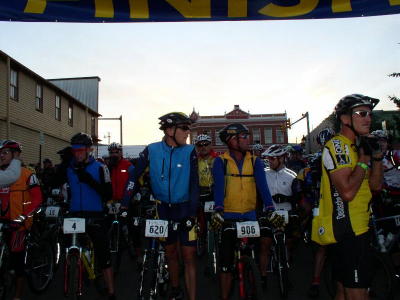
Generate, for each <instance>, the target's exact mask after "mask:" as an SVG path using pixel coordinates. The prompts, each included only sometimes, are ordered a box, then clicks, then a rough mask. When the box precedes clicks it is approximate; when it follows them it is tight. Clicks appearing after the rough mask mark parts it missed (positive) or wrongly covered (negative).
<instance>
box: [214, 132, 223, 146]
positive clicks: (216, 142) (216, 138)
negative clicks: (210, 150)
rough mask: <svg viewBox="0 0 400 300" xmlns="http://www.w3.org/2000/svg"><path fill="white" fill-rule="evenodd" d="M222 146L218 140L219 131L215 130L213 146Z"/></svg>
mask: <svg viewBox="0 0 400 300" xmlns="http://www.w3.org/2000/svg"><path fill="white" fill-rule="evenodd" d="M221 129H222V128H221ZM221 129H220V130H221ZM223 144H224V143H222V141H221V139H220V138H219V130H215V145H216V146H222V145H223Z"/></svg>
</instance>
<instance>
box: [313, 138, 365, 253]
mask: <svg viewBox="0 0 400 300" xmlns="http://www.w3.org/2000/svg"><path fill="white" fill-rule="evenodd" d="M357 162H358V153H357V148H356V145H354V144H353V143H352V142H351V141H350V140H349V139H348V138H346V137H345V136H343V135H340V134H339V135H336V136H334V137H333V138H332V139H331V140H329V141H328V142H327V143H326V144H325V148H324V150H323V153H322V177H321V190H320V193H321V194H320V205H319V211H318V215H317V216H315V217H314V220H313V229H312V239H313V240H314V241H315V242H317V243H319V244H322V245H326V244H331V243H336V242H338V241H339V240H341V239H342V238H343V237H345V236H349V235H360V234H363V233H365V232H367V231H368V223H369V217H370V208H369V204H370V201H371V197H372V195H371V190H370V188H369V181H368V178H369V173H368V171H367V172H366V173H365V178H364V180H363V181H362V183H361V186H360V188H359V190H358V192H357V193H356V195H355V197H354V199H353V200H352V201H343V200H342V198H341V197H340V195H339V193H338V191H337V190H336V188H335V187H334V186H333V184H332V182H331V179H330V176H329V175H330V174H332V173H334V172H336V171H338V170H341V169H343V168H351V169H354V168H355V167H356V164H357Z"/></svg>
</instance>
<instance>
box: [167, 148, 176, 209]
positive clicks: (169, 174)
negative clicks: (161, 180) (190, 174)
mask: <svg viewBox="0 0 400 300" xmlns="http://www.w3.org/2000/svg"><path fill="white" fill-rule="evenodd" d="M174 149H175V148H172V150H171V152H170V155H169V170H168V199H169V206H170V207H171V167H172V153H173V152H174Z"/></svg>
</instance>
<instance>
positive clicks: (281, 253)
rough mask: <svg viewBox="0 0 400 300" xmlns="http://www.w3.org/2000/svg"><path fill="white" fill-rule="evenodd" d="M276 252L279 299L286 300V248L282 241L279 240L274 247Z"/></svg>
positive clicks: (287, 270)
mask: <svg viewBox="0 0 400 300" xmlns="http://www.w3.org/2000/svg"><path fill="white" fill-rule="evenodd" d="M275 251H276V258H277V261H276V267H277V275H278V281H279V293H280V295H281V298H284V299H285V298H287V296H288V284H289V277H288V276H289V269H288V264H287V257H286V246H285V244H284V243H283V240H279V241H278V243H277V244H276V246H275Z"/></svg>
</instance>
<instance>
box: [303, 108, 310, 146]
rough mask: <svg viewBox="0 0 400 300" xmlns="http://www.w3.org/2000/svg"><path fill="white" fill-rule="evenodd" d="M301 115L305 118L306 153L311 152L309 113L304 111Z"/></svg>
mask: <svg viewBox="0 0 400 300" xmlns="http://www.w3.org/2000/svg"><path fill="white" fill-rule="evenodd" d="M303 117H305V118H306V120H307V154H311V137H310V115H309V113H308V112H306V113H305V114H303Z"/></svg>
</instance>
